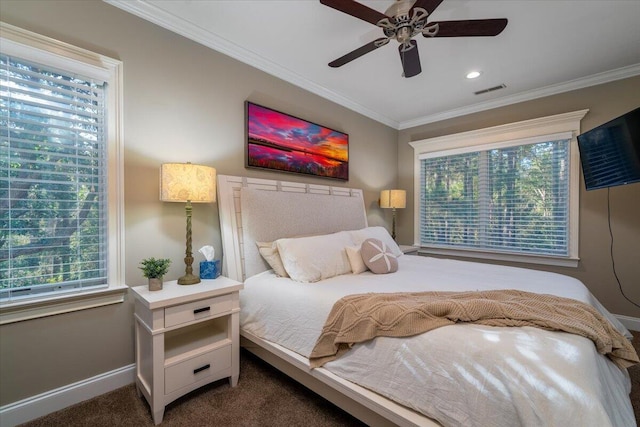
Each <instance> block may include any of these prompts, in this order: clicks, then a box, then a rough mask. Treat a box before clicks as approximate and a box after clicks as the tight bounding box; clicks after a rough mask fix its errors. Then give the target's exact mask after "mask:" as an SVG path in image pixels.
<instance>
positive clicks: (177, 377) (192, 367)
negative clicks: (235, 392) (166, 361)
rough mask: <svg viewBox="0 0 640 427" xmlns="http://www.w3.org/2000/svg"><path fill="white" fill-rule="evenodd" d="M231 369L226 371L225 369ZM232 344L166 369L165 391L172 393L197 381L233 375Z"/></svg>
mask: <svg viewBox="0 0 640 427" xmlns="http://www.w3.org/2000/svg"><path fill="white" fill-rule="evenodd" d="M225 370H227V371H229V372H224V373H223V371H225ZM230 370H231V345H226V346H224V347H222V348H218V349H216V350H213V351H210V352H207V353H205V354H202V355H200V356H196V357H194V358H192V359H188V360H185V361H184V362H180V363H177V364H175V365H173V366H170V367H168V368H166V369H165V372H164V375H165V377H164V393H165V394H169V393H172V392H174V391H176V390H178V389H180V388H182V387H186V386H188V385H190V384H193V383H195V382H198V381H201V380H203V379H206V378H209V377H212V376H214V375H221V378H224V377H225V376H229V375H231V373H230Z"/></svg>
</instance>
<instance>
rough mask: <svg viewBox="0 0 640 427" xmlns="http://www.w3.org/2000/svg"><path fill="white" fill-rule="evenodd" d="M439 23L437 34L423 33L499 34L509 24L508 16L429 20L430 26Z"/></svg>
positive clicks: (444, 35)
mask: <svg viewBox="0 0 640 427" xmlns="http://www.w3.org/2000/svg"><path fill="white" fill-rule="evenodd" d="M434 24H438V31H437V33H436V34H435V35H433V36H430V35H429V34H425V33H423V34H422V35H423V36H425V37H482V36H497V35H498V34H500V33H501V32H502V30H504V28H505V27H506V26H507V19H506V18H498V19H471V20H466V21H442V22H429V26H433V25H434Z"/></svg>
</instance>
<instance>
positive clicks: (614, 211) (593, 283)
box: [398, 77, 640, 318]
mask: <svg viewBox="0 0 640 427" xmlns="http://www.w3.org/2000/svg"><path fill="white" fill-rule="evenodd" d="M638 106H640V77H634V78H629V79H626V80H620V81H616V82H612V83H607V84H603V85H599V86H594V87H590V88H586V89H580V90H576V91H572V92H567V93H563V94H559V95H554V96H549V97H546V98H541V99H536V100H533V101H528V102H523V103H520V104H516V105H511V106H508V107H503V108H496V109H493V110H489V111H484V112H481V113H476V114H470V115H468V116H464V117H458V118H454V119H450V120H445V121H441V122H438V123H431V124H427V125H424V126H419V127H416V128H412V129H407V130H403V131H401V132H400V134H399V137H398V141H399V143H398V165H399V166H401V167H399V168H398V184H399V185H400V187H401V188H406V189H407V193H408V197H407V198H408V200H407V209H403V210H402V211H400V214H399V217H398V221H399V223H400V233H399V240H400V241H402V242H404V243H410V242H412V241H413V232H414V227H413V221H414V218H413V204H414V197H413V194H412V193H413V179H414V176H413V168H410V167H405V166H406V165H409V164H412V162H413V155H414V153H413V148H412V147H411V146H410V145H409V142H411V141H418V140H422V139H427V138H432V137H436V136H442V135H449V134H454V133H458V132H464V131H469V130H474V129H481V128H485V127H490V126H496V125H501V124H505V123H512V122H517V121H521V120H527V119H533V118H537V117H544V116H550V115H553V114H560V113H566V112H570V111H576V110H582V109H589V113H587V115H586V116H585V118H584V119H583V120H582V122H581V132H584V131H587V130H589V129H592V128H593V127H595V126H598V125H600V124H602V123H604V122H606V121H608V120H611V119H613V118H615V117H617V116H619V115H621V114H624V113H626V112H628V111H631V110H633V109H634V108H637V107H638ZM580 186H581V187H580V188H581V190H580V248H579V251H580V254H579V255H580V263H579V265H578V267H577V268H562V267H556V268H552V267H541V266H535V265H525V264H519V266H525V267H531V268H538V269H544V270H548V271H555V272H558V273H562V274H567V275H570V276H574V277H576V278H578V279H580V280H582V281H583V282H584V283H585V284H586V285H587V287H588V288H589V289H590V290H591V292H592V293H593V294H594V295H595V296H596V297H597V298H598V299H599V300H600V301H601V302H602V303H603V304H604V306H605V307H607V309H609V310H610V311H611V312H613V313H615V314H619V315H626V316H631V317H636V318H639V317H640V308H638V307H636V306H634V305H633V304H631V303H629V302H628V301H627V300H626V299H625V298H624V297H623V296H622V294H621V292H620V290H619V289H618V283H617V282H616V279H615V276H614V274H613V269H612V262H611V258H610V255H609V242H610V238H609V228H608V221H607V190H606V189H602V190H592V191H585V189H584V181H583V180H582V177H581V183H580ZM409 193H411V194H409ZM610 198H611V228H612V232H613V237H614V261H615V267H616V272H617V274H618V277H619V278H620V282H621V285H622V288H623V290H624V293H625V294H626V295H627V296H628V297H629V298H630V299H631V300H633V301H634V302H635V303H636V304H640V183H638V184H631V185H626V186H620V187H613V188H611V189H610ZM513 265H518V264H513Z"/></svg>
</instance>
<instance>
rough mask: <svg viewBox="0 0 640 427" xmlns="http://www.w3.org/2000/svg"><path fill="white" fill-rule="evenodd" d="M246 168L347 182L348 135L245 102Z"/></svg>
mask: <svg viewBox="0 0 640 427" xmlns="http://www.w3.org/2000/svg"><path fill="white" fill-rule="evenodd" d="M246 117H247V129H246V132H247V150H246V166H247V167H248V168H260V169H269V170H273V171H280V172H291V173H298V174H305V175H313V176H318V177H323V178H333V179H340V180H344V181H347V180H348V179H349V135H348V134H346V133H343V132H339V131H337V130H334V129H330V128H328V127H325V126H321V125H318V124H316V123H312V122H309V121H306V120H303V119H300V118H298V117H294V116H291V115H289V114H284V113H281V112H279V111H276V110H273V109H271V108H267V107H263V106H261V105H257V104H254V103H252V102H249V101H247V102H246Z"/></svg>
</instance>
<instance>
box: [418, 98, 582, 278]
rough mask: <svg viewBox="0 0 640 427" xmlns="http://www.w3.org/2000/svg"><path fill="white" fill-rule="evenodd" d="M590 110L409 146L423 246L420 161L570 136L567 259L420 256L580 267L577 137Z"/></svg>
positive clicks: (496, 255)
mask: <svg viewBox="0 0 640 427" xmlns="http://www.w3.org/2000/svg"><path fill="white" fill-rule="evenodd" d="M588 111H589V110H579V111H574V112H571V113H564V114H557V115H554V116H547V117H540V118H537V119H531V120H525V121H521V122H516V123H509V124H505V125H500V126H493V127H488V128H483V129H477V130H473V131H468V132H462V133H457V134H452V135H445V136H440V137H436V138H428V139H422V140H419V141H413V142H410V143H409V144H410V145H411V146H412V147H413V149H414V166H413V176H414V186H413V188H414V200H415V203H414V207H413V209H414V212H413V215H414V217H413V218H414V221H413V230H414V231H413V241H414V245H415V246H420V197H421V196H420V160H421V159H423V158H426V157H429V156H432V153H434V152H440V153H442V152H447V154H456V153H460V152H465V151H481V150H484V149H488V148H495V147H500V146H505V145H509V144H512V143H513V142H514V141H519V142H522V141H526V140H529V139H532V140H536V139H537V138H539V137H541V136H545V135H547V136H548V135H552V136H553V135H554V134H564V133H570V134H571V142H570V148H569V150H570V153H569V159H570V160H569V161H570V171H569V188H570V190H569V191H570V193H571V194H570V199H569V255H568V256H567V257H545V256H531V255H517V254H502V253H500V252H492V251H478V250H463V249H442V248H436V247H425V246H422V247H421V249H420V252H423V253H433V254H440V255H453V256H464V257H470V258H484V259H492V260H501V261H515V262H525V263H530V264H546V265H555V266H563V267H577V266H578V261H579V260H580V257H579V253H578V247H579V229H580V228H579V216H580V210H579V209H580V206H579V205H580V153H579V151H578V140H577V136H578V135H579V134H580V120H582V118H583V117H584V116H585V115H586V114H587V112H588Z"/></svg>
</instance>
